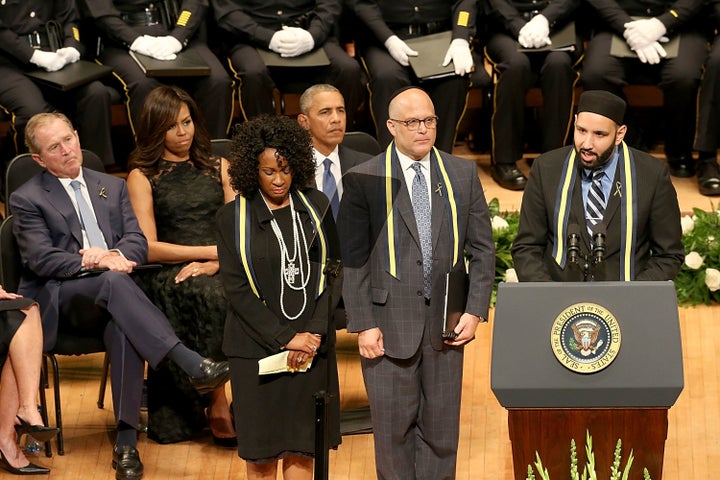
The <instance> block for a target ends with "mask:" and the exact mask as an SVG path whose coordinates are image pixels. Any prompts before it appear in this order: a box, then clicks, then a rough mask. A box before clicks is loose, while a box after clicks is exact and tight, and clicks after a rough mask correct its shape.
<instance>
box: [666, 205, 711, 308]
mask: <svg viewBox="0 0 720 480" xmlns="http://www.w3.org/2000/svg"><path fill="white" fill-rule="evenodd" d="M713 210H714V209H713ZM693 212H694V215H693V220H694V222H693V226H692V230H690V231H687V232H686V233H685V234H683V245H684V246H685V255H688V254H690V253H691V252H697V253H698V254H699V255H700V257H702V260H703V263H702V265H701V266H700V268H697V269H693V268H690V267H689V266H688V265H687V264H685V263H683V266H682V268H680V273H678V276H677V278H675V289H676V290H677V296H678V303H679V304H680V305H698V304H701V303H703V304H705V305H710V304H711V303H712V302H716V303H720V290H716V291H714V292H713V291H711V290H710V288H709V287H708V285H706V283H705V281H706V272H707V269H708V268H712V269H715V270H720V214H719V213H718V211H716V210H714V211H710V212H706V211H704V210H700V209H699V208H695V209H693ZM686 220H688V219H686Z"/></svg>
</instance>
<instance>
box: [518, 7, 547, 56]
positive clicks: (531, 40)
mask: <svg viewBox="0 0 720 480" xmlns="http://www.w3.org/2000/svg"><path fill="white" fill-rule="evenodd" d="M518 42H519V43H520V45H522V46H523V47H525V48H542V47H544V46H546V45H551V44H552V42H551V41H550V24H549V23H548V19H547V18H546V17H545V15H542V14H541V15H535V16H534V17H533V18H531V19H530V21H529V22H527V23H526V24H525V25H524V26H523V27H522V28H521V29H520V33H519V34H518Z"/></svg>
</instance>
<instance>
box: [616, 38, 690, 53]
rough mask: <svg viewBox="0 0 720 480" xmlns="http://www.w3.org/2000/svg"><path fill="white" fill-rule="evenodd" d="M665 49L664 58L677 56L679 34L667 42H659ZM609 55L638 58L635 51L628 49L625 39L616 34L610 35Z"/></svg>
mask: <svg viewBox="0 0 720 480" xmlns="http://www.w3.org/2000/svg"><path fill="white" fill-rule="evenodd" d="M660 45H662V47H663V48H664V49H665V53H667V56H666V57H664V58H675V57H677V56H678V47H679V46H680V34H678V35H675V36H674V37H673V38H672V39H671V40H670V41H669V42H667V43H661V44H660ZM610 55H612V56H613V57H618V58H638V56H637V53H635V52H634V51H632V50H630V46H629V45H628V44H627V42H626V41H625V39H623V38H620V37H618V36H617V35H613V36H612V40H611V42H610Z"/></svg>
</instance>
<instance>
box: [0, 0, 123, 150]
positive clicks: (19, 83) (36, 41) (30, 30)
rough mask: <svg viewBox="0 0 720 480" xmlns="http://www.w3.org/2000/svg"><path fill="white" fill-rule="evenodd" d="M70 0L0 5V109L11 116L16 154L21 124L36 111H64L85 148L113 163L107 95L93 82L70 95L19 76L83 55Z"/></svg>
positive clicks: (55, 67) (28, 0)
mask: <svg viewBox="0 0 720 480" xmlns="http://www.w3.org/2000/svg"><path fill="white" fill-rule="evenodd" d="M77 21H78V12H77V9H76V8H75V4H74V2H73V1H72V0H53V1H48V0H24V1H22V2H11V3H9V4H7V3H6V2H2V3H0V79H2V81H0V108H2V109H4V110H6V111H7V112H9V113H10V114H11V116H10V119H11V123H12V131H13V133H14V138H13V143H14V146H15V150H16V152H20V151H23V150H24V144H23V136H24V131H25V125H26V124H27V122H28V120H30V117H32V116H33V115H35V114H36V113H40V112H52V111H54V110H57V109H60V110H62V111H64V112H67V113H68V114H69V115H70V116H71V117H72V118H73V119H74V121H75V124H76V125H77V126H78V131H79V132H80V134H81V135H82V136H83V137H84V138H86V139H87V141H86V142H85V148H87V149H89V150H92V151H93V152H95V153H97V154H98V155H99V156H100V158H102V159H103V161H104V162H105V163H106V164H112V163H113V162H114V156H113V150H112V144H111V140H110V123H111V117H110V94H109V92H108V91H107V89H106V88H105V87H104V86H103V85H102V83H100V82H98V81H94V82H90V83H87V84H85V85H81V86H79V87H77V88H74V89H71V90H69V91H65V92H63V91H60V90H59V89H55V88H52V87H47V86H42V85H40V84H36V83H34V82H33V81H32V80H31V79H30V77H27V76H26V75H25V74H24V72H27V71H30V70H35V69H38V68H41V69H43V70H46V71H49V72H54V71H57V70H61V69H62V68H63V67H64V66H65V65H68V64H70V63H74V62H77V61H78V60H79V59H80V55H81V54H82V53H83V51H84V46H83V44H82V43H80V36H79V34H78V29H77Z"/></svg>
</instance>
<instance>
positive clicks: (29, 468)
mask: <svg viewBox="0 0 720 480" xmlns="http://www.w3.org/2000/svg"><path fill="white" fill-rule="evenodd" d="M0 467H2V468H4V469H5V470H7V471H8V472H10V473H12V474H13V475H47V474H48V473H50V469H49V468H45V467H41V466H39V465H35V464H34V463H32V462H28V464H27V465H25V466H24V467H20V468H15V467H13V466H12V465H10V462H8V461H7V459H6V458H5V454H4V453H3V451H2V450H0Z"/></svg>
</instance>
